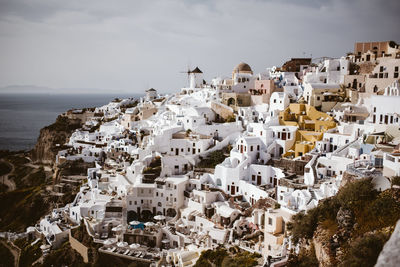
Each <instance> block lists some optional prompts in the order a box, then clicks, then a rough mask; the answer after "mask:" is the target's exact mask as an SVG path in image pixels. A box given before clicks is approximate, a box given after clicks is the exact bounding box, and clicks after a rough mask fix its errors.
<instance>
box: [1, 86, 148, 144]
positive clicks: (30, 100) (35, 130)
mask: <svg viewBox="0 0 400 267" xmlns="http://www.w3.org/2000/svg"><path fill="white" fill-rule="evenodd" d="M141 96H143V95H141V94H132V95H121V94H116V95H111V94H90V95H89V94H87V95H84V94H71V95H61V94H56V95H54V94H0V150H11V151H20V150H30V149H32V148H33V147H34V146H35V143H36V141H37V138H38V137H39V133H40V129H42V128H43V127H45V126H47V125H50V124H52V123H53V122H54V121H55V120H56V118H57V116H58V115H59V114H61V113H63V112H65V111H67V110H69V109H72V108H85V107H98V106H102V105H105V104H107V103H109V102H110V101H112V100H113V99H115V98H129V97H134V98H140V97H141Z"/></svg>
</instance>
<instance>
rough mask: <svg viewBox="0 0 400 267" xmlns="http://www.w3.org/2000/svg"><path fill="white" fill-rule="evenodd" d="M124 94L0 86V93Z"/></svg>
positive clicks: (88, 90)
mask: <svg viewBox="0 0 400 267" xmlns="http://www.w3.org/2000/svg"><path fill="white" fill-rule="evenodd" d="M91 93H96V94H125V93H131V92H126V91H122V90H108V89H98V88H50V87H45V86H36V85H10V86H5V87H0V94H91Z"/></svg>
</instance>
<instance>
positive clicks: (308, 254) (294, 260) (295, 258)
mask: <svg viewBox="0 0 400 267" xmlns="http://www.w3.org/2000/svg"><path fill="white" fill-rule="evenodd" d="M286 266H287V267H313V266H315V267H317V266H319V262H318V259H317V257H316V256H315V249H314V246H311V248H310V250H306V249H304V248H302V249H301V250H300V253H299V254H294V253H291V254H290V255H289V259H288V262H287V265H286Z"/></svg>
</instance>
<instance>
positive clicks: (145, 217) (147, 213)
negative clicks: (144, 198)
mask: <svg viewBox="0 0 400 267" xmlns="http://www.w3.org/2000/svg"><path fill="white" fill-rule="evenodd" d="M141 215H142V216H141V217H142V220H143V221H146V222H148V221H151V220H152V219H153V213H152V212H151V211H149V210H143V211H142V214H141Z"/></svg>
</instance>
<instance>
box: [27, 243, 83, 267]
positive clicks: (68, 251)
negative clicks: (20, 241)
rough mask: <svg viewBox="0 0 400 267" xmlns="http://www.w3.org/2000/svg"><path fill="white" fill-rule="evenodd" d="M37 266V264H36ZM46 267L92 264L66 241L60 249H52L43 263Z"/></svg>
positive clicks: (79, 266) (77, 266)
mask: <svg viewBox="0 0 400 267" xmlns="http://www.w3.org/2000/svg"><path fill="white" fill-rule="evenodd" d="M35 266H36V265H35ZM39 266H45V267H47V266H48V267H54V266H76V267H84V266H91V265H90V264H89V263H84V262H83V258H82V256H81V255H80V254H79V253H78V252H76V251H75V250H74V249H72V248H71V246H70V244H69V243H68V242H65V243H64V244H63V245H62V246H61V247H60V248H59V249H56V250H51V252H50V254H49V255H47V256H46V258H45V259H44V261H43V264H42V265H39Z"/></svg>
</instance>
